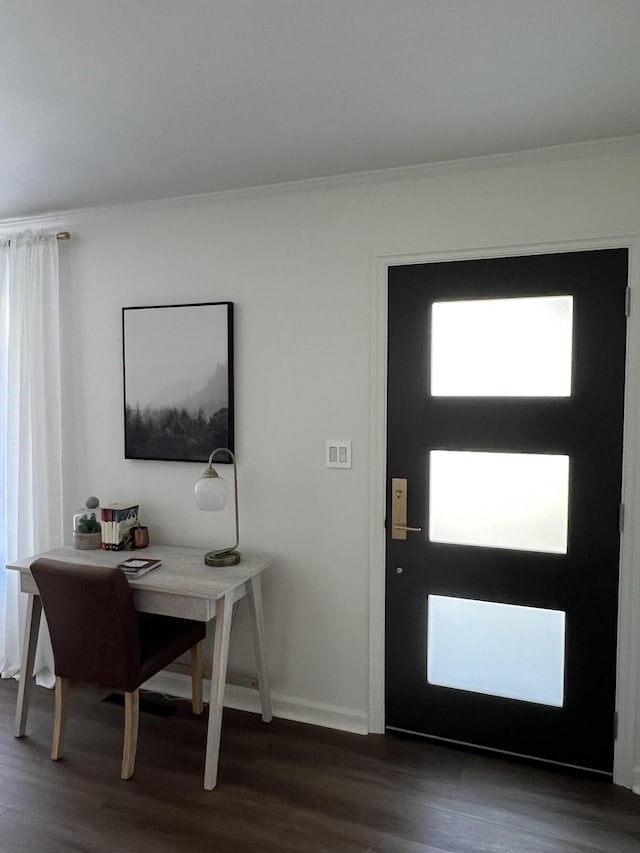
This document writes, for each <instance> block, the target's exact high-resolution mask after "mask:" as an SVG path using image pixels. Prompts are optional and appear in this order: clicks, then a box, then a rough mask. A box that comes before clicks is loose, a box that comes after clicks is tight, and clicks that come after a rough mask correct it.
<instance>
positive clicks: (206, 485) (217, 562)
mask: <svg viewBox="0 0 640 853" xmlns="http://www.w3.org/2000/svg"><path fill="white" fill-rule="evenodd" d="M217 453H227V454H228V455H229V456H230V457H231V462H232V464H233V478H234V480H235V484H234V485H235V488H234V490H233V491H234V496H235V512H236V541H235V544H234V545H232V546H231V547H230V548H222V549H221V550H219V551H209V552H208V553H207V554H205V556H204V562H205V564H206V565H207V566H216V567H221V566H235V565H236V563H239V562H240V554H239V552H238V551H236V550H235V549H236V548H237V547H238V543H239V542H240V533H239V523H238V472H237V469H236V458H235V456H234V455H233V453H232V452H231V451H230V450H229V449H228V448H227V447H218V448H216V449H215V450H214V451H213V453H212V454H211V456H209V465H208V466H207V468H205V470H204V472H203V473H202V476H201V477H200V479H199V480H198V482H197V483H196V503H197V504H198V507H199V509H202V510H204V511H205V512H210V511H217V510H220V509H223V507H224V506H225V504H226V503H227V497H228V495H229V486H228V484H227V481H226V480H225V479H224V477H221V476H220V475H219V474H218V472H217V471H216V469H215V468H214V467H213V457H214V456H215V455H216V454H217Z"/></svg>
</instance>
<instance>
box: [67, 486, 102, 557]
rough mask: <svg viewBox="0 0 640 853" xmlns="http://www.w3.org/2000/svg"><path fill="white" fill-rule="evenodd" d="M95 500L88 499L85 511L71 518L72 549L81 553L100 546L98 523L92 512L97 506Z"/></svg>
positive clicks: (100, 537)
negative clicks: (76, 549)
mask: <svg viewBox="0 0 640 853" xmlns="http://www.w3.org/2000/svg"><path fill="white" fill-rule="evenodd" d="M98 503H99V502H98V499H97V498H89V499H88V500H87V503H86V507H87V511H86V512H83V511H81V512H79V513H76V515H75V516H74V517H73V547H74V548H78V549H80V550H81V551H89V550H92V549H94V548H100V547H101V546H102V534H101V532H100V522H99V521H98V519H97V518H96V514H95V512H92V510H93V509H95V508H96V507H97V506H98Z"/></svg>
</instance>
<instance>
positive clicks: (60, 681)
mask: <svg viewBox="0 0 640 853" xmlns="http://www.w3.org/2000/svg"><path fill="white" fill-rule="evenodd" d="M68 713H69V679H68V678H60V676H59V675H58V676H56V693H55V717H54V721H53V742H52V744H51V758H53V760H54V761H57V760H58V759H59V758H62V747H63V744H64V733H65V729H66V726H67V715H68Z"/></svg>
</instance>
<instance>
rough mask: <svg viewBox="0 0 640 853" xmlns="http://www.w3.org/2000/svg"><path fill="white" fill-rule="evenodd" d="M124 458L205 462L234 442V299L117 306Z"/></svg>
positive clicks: (230, 447)
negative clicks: (132, 306) (118, 314)
mask: <svg viewBox="0 0 640 853" xmlns="http://www.w3.org/2000/svg"><path fill="white" fill-rule="evenodd" d="M122 348H123V362H124V448H125V449H124V455H125V458H126V459H164V460H171V461H180V462H206V461H207V460H208V459H209V455H210V453H211V451H212V450H215V449H216V448H217V447H228V448H229V450H231V451H233V450H234V441H233V303H232V302H203V303H199V304H196V305H153V306H150V307H141V308H123V309H122Z"/></svg>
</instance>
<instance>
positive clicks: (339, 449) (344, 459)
mask: <svg viewBox="0 0 640 853" xmlns="http://www.w3.org/2000/svg"><path fill="white" fill-rule="evenodd" d="M324 448H325V450H324V463H325V465H326V467H327V468H351V440H350V439H349V440H343V441H336V440H333V439H332V440H327V441H325V443H324Z"/></svg>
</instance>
